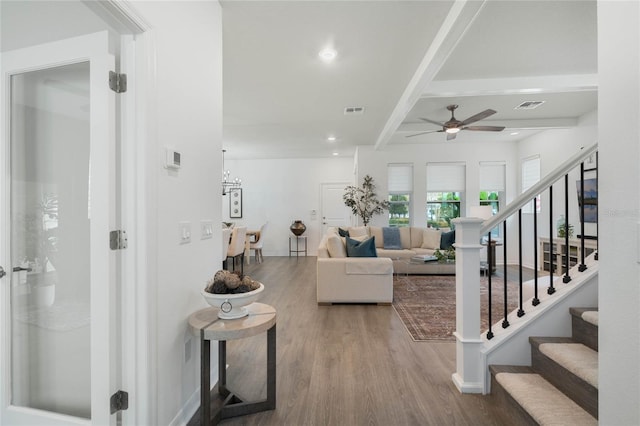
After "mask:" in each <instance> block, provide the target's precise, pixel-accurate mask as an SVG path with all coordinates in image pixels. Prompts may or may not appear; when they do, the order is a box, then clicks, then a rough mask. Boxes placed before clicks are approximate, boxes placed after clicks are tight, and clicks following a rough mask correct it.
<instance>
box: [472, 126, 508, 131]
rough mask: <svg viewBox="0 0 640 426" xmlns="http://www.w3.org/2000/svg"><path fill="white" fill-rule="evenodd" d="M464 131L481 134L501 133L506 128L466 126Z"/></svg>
mask: <svg viewBox="0 0 640 426" xmlns="http://www.w3.org/2000/svg"><path fill="white" fill-rule="evenodd" d="M462 130H475V131H480V132H501V131H503V130H504V126H466V127H463V128H462Z"/></svg>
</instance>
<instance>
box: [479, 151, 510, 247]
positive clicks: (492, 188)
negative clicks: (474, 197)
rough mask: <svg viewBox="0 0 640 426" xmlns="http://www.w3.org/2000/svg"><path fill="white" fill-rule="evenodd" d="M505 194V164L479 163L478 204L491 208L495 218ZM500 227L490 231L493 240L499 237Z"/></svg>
mask: <svg viewBox="0 0 640 426" xmlns="http://www.w3.org/2000/svg"><path fill="white" fill-rule="evenodd" d="M504 193H505V164H504V162H493V161H492V162H489V161H487V162H480V197H479V200H480V203H479V205H481V206H491V210H492V214H493V215H494V216H495V215H496V214H498V212H499V211H500V203H501V202H502V201H503V200H504ZM499 228H500V227H495V228H494V229H492V230H491V235H492V236H493V237H495V238H498V237H499V236H500V229H499Z"/></svg>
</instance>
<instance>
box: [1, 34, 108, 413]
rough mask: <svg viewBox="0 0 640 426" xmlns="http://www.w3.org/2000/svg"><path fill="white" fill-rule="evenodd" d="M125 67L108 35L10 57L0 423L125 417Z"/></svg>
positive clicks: (4, 144)
mask: <svg viewBox="0 0 640 426" xmlns="http://www.w3.org/2000/svg"><path fill="white" fill-rule="evenodd" d="M114 66H115V61H114V57H113V56H112V55H110V54H109V52H108V34H107V32H106V31H105V32H100V33H95V34H91V35H88V36H82V37H76V38H71V39H67V40H63V41H59V42H52V43H48V44H42V45H38V46H35V47H29V48H25V49H20V50H14V51H10V52H3V53H2V88H1V90H2V97H1V99H2V102H3V103H2V107H1V108H2V111H1V112H2V114H1V119H2V125H1V126H0V128H1V129H2V135H1V138H2V139H1V140H0V153H1V154H0V158H2V161H1V162H0V174H1V175H2V176H3V184H2V187H1V188H0V191H1V192H0V201H1V203H0V206H1V207H0V244H1V246H0V265H1V266H2V267H3V268H4V270H5V271H6V273H7V275H6V276H4V278H2V279H1V280H0V284H1V292H2V297H1V300H0V318H1V326H0V328H1V332H2V339H1V340H0V345H1V348H0V356H1V357H2V359H1V361H2V363H1V367H2V375H1V381H2V387H1V388H0V424H9V425H23V424H25V425H26V424H30V425H34V424H39V425H44V424H46V425H69V424H115V423H114V422H115V416H112V415H111V414H110V404H109V397H110V395H111V394H112V393H114V392H115V390H116V386H117V382H116V380H115V377H116V374H115V369H116V357H115V347H116V338H117V337H116V336H117V333H116V332H115V327H114V320H115V318H114V317H115V316H114V312H115V289H116V281H115V280H116V271H115V256H116V255H115V252H113V251H111V250H110V248H109V231H110V229H113V225H114V223H115V212H116V210H115V206H116V203H115V196H116V194H115V187H114V184H115V172H114V170H115V129H116V128H115V97H114V95H115V94H114V92H112V91H111V90H109V87H108V81H109V71H110V70H113V69H114ZM4 177H8V179H4Z"/></svg>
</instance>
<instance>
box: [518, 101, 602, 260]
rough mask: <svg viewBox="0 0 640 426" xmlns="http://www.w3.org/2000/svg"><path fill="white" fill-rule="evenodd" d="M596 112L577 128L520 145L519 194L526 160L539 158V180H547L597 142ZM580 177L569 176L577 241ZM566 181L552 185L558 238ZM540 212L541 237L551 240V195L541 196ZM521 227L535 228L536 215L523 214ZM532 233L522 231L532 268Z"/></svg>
mask: <svg viewBox="0 0 640 426" xmlns="http://www.w3.org/2000/svg"><path fill="white" fill-rule="evenodd" d="M597 119H598V117H597V111H592V112H589V113H587V114H585V115H584V116H582V117H580V118H579V120H578V125H577V126H576V127H574V128H571V129H553V130H546V131H543V132H540V133H537V134H535V135H533V136H531V137H529V138H527V139H523V140H522V141H520V143H519V144H518V160H517V167H518V172H517V180H518V186H517V190H518V193H519V192H520V191H521V188H522V182H521V180H522V175H521V171H520V170H521V165H522V161H523V160H524V159H526V158H529V157H533V156H535V155H539V156H540V178H544V176H546V175H547V174H548V173H550V172H552V171H553V170H554V169H555V168H556V167H558V166H559V165H560V164H562V163H563V162H564V161H566V160H567V158H569V157H571V156H573V155H575V154H576V153H577V152H578V151H580V148H582V147H588V146H591V145H593V144H595V143H596V142H597V138H598V120H597ZM579 178H580V173H579V169H576V170H574V171H572V172H571V173H570V174H569V216H568V218H569V220H568V222H569V224H571V225H573V226H574V234H573V235H574V238H575V237H576V236H577V235H579V234H580V216H579V211H578V197H577V189H576V181H578V180H579ZM564 194H565V191H564V179H561V180H559V181H558V182H556V183H555V184H554V186H553V230H552V235H553V237H556V234H557V232H556V229H555V228H556V224H557V220H558V219H559V218H560V216H561V215H563V216H564V215H565V210H564V205H565V203H564ZM540 205H541V208H540V213H539V214H538V236H539V237H549V192H548V191H546V192H545V193H543V194H541V201H540ZM522 224H523V227H525V229H533V216H532V215H531V214H529V213H523V215H522ZM590 231H591V229H590V228H589V224H587V225H585V235H591V233H590ZM593 234H595V232H593ZM532 246H533V233H532V232H523V249H524V250H523V264H524V265H526V266H529V267H533V264H534V262H533V251H532V249H530V248H531V247H532Z"/></svg>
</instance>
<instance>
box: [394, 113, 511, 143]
mask: <svg viewBox="0 0 640 426" xmlns="http://www.w3.org/2000/svg"><path fill="white" fill-rule="evenodd" d="M456 108H458V105H449V106H447V109H448V110H449V111H451V119H450V120H449V121H447V122H444V123H440V122H438V121H434V120H429V119H428V118H420V120H423V121H426V122H427V123H433V124H437V125H438V126H442V130H431V131H428V132H420V133H416V134H414V135H407V136H406V137H408V138H412V137H414V136H418V135H424V134H426V133H436V132H445V133H446V134H447V140H448V141H450V140H451V139H455V138H456V134H457V133H458V132H459V131H460V130H473V131H480V132H501V131H503V130H504V126H469V125H468V124H471V123H475V122H476V121H480V120H483V119H485V118H487V117H489V116H490V115H493V114H495V113H496V111H494V110H492V109H486V110H484V111H482V112H479V113H478V114H476V115H472V116H471V117H469V118H467V119H466V120H462V121H460V120H457V119H456V118H455V117H454V116H453V111H455V109H456Z"/></svg>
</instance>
